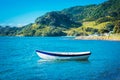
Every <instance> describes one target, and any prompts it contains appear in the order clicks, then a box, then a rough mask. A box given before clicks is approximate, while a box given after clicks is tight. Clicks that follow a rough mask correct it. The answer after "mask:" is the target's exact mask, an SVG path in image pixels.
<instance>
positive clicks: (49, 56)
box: [36, 51, 91, 60]
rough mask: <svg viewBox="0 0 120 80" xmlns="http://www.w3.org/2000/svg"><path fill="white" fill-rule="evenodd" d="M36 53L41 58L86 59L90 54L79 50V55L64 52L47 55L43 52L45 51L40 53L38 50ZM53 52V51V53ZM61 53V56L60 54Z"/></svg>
mask: <svg viewBox="0 0 120 80" xmlns="http://www.w3.org/2000/svg"><path fill="white" fill-rule="evenodd" d="M36 53H37V55H38V56H39V57H40V58H42V59H47V60H87V59H88V57H89V56H90V54H91V53H90V52H81V54H80V52H79V54H80V55H78V53H77V55H74V54H72V55H69V54H65V55H64V53H62V54H60V53H59V54H60V55H56V54H55V55H49V54H45V53H42V52H40V51H36ZM53 54H54V53H53ZM61 55H62V56H61Z"/></svg>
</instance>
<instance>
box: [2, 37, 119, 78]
mask: <svg viewBox="0 0 120 80" xmlns="http://www.w3.org/2000/svg"><path fill="white" fill-rule="evenodd" d="M36 49H38V50H47V51H60V52H69V51H70V52H78V51H91V52H92V54H91V56H90V57H89V60H88V61H47V60H42V59H40V58H39V57H38V56H37V54H36V53H35V50H36ZM0 80H120V41H100V40H73V38H67V37H0Z"/></svg>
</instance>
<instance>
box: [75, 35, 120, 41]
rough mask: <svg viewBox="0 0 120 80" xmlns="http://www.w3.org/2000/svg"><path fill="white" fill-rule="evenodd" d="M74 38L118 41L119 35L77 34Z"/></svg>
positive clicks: (119, 39)
mask: <svg viewBox="0 0 120 80" xmlns="http://www.w3.org/2000/svg"><path fill="white" fill-rule="evenodd" d="M75 39H76V40H111V41H120V36H118V35H117V36H116V35H110V36H77V37H75Z"/></svg>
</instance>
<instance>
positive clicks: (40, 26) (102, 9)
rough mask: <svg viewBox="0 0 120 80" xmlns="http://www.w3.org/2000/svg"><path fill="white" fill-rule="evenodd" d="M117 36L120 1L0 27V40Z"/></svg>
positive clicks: (78, 7) (50, 14) (56, 12)
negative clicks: (0, 38) (28, 22)
mask: <svg viewBox="0 0 120 80" xmlns="http://www.w3.org/2000/svg"><path fill="white" fill-rule="evenodd" d="M105 33H107V34H119V33H120V1H119V0H108V1H106V2H104V3H102V4H99V5H88V6H75V7H71V8H67V9H64V10H62V11H53V12H48V13H46V14H45V15H43V16H40V17H38V18H37V19H36V20H35V23H31V24H28V25H26V26H23V27H21V28H18V27H9V26H6V27H2V26H0V36H66V35H68V36H80V35H95V34H97V35H103V34H105Z"/></svg>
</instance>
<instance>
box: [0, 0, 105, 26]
mask: <svg viewBox="0 0 120 80" xmlns="http://www.w3.org/2000/svg"><path fill="white" fill-rule="evenodd" d="M104 1H106V0H0V25H12V26H13V25H16V26H22V25H26V24H29V23H32V22H34V20H35V19H36V18H37V17H39V16H41V15H43V14H45V13H46V12H50V11H59V10H62V9H64V8H69V7H73V6H78V5H82V6H84V5H89V4H99V3H102V2H104Z"/></svg>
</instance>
